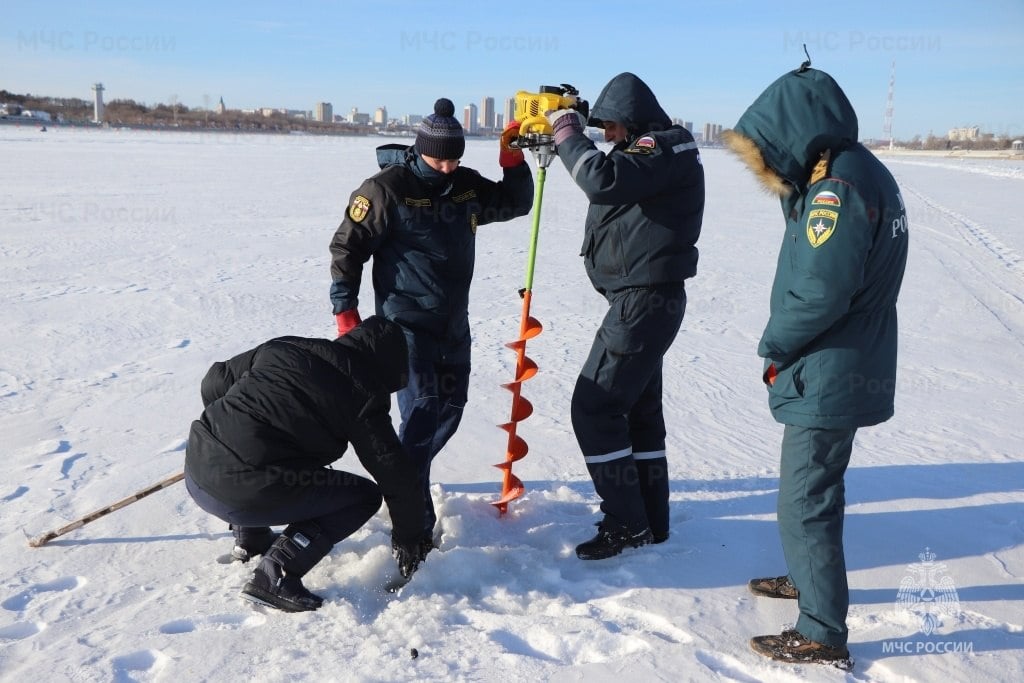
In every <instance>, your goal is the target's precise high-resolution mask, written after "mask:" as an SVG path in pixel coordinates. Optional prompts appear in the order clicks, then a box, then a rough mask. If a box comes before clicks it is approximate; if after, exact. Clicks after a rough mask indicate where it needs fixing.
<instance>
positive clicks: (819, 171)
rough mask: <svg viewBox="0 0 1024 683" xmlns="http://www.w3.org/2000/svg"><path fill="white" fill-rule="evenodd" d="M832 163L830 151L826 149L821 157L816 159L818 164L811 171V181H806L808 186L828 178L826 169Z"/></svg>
mask: <svg viewBox="0 0 1024 683" xmlns="http://www.w3.org/2000/svg"><path fill="white" fill-rule="evenodd" d="M831 161H832V150H830V149H826V150H825V151H824V152H822V153H821V157H820V158H819V159H818V163H816V164H815V165H814V170H813V171H811V179H810V180H809V181H808V183H807V184H808V185H813V184H814V183H816V182H818V181H819V180H823V179H824V178H826V177H828V167H829V165H830V163H831Z"/></svg>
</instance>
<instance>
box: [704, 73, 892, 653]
mask: <svg viewBox="0 0 1024 683" xmlns="http://www.w3.org/2000/svg"><path fill="white" fill-rule="evenodd" d="M723 139H724V140H725V142H726V144H727V145H728V146H729V147H730V148H731V149H732V150H733V151H734V152H736V153H737V154H738V155H739V156H740V157H741V158H742V159H743V160H744V161H745V162H746V164H747V165H748V166H749V167H750V168H751V170H753V172H754V173H755V174H756V175H757V176H758V178H759V179H760V180H761V181H762V182H763V183H764V184H765V186H766V187H767V188H768V189H769V190H770V191H771V192H773V193H776V194H778V195H779V196H780V197H781V201H782V214H783V216H784V217H785V221H786V228H785V232H784V234H783V240H782V248H781V250H780V252H779V259H778V264H777V267H776V272H775V281H774V283H773V286H772V293H771V314H770V316H769V319H768V323H767V325H766V327H765V330H764V333H763V334H762V335H761V341H760V344H759V345H758V355H760V356H761V357H763V358H764V359H765V371H764V382H765V384H766V386H767V389H768V402H769V406H770V408H771V411H772V415H773V417H774V418H775V419H776V421H778V422H780V423H782V424H783V425H785V428H784V431H783V437H782V455H781V472H780V478H779V499H778V522H779V534H780V536H781V539H782V549H783V554H784V556H785V559H786V565H787V568H788V575H787V576H780V577H771V578H765V579H754V580H752V581H751V582H750V589H751V590H752V591H753V592H754V593H755V594H758V595H762V596H768V597H775V598H791V599H796V600H798V604H799V609H800V616H799V618H798V620H797V622H796V628H795V629H789V630H786V631H783V632H782V633H781V634H780V635H769V636H758V637H755V638H753V639H752V640H751V646H752V647H753V649H754V650H755V651H757V652H758V653H760V654H762V655H765V656H768V657H771V658H773V659H777V660H780V661H787V662H791V663H801V662H818V663H827V664H832V665H834V666H838V667H840V668H844V669H848V668H851V667H852V666H853V661H852V660H851V659H850V653H849V650H848V648H847V637H848V632H847V627H846V615H847V610H848V608H849V590H848V587H847V579H846V560H845V556H844V553H843V513H844V507H845V497H844V483H843V477H844V474H845V472H846V468H847V465H848V464H849V462H850V455H851V452H852V448H853V440H854V435H855V434H856V432H857V429H858V428H860V427H867V426H870V425H875V424H879V423H881V422H884V421H885V420H888V419H889V418H890V417H892V415H893V397H894V394H895V385H896V340H897V324H896V299H897V296H898V294H899V291H900V285H901V283H902V281H903V272H904V268H905V267H906V262H907V242H908V239H909V237H908V233H907V215H906V210H905V207H904V204H903V199H902V197H901V196H900V192H899V188H898V187H897V185H896V181H895V180H894V179H893V177H892V175H891V174H890V173H889V171H888V170H887V169H886V168H885V166H884V165H882V163H881V162H880V161H879V160H878V159H877V158H875V156H874V155H873V154H871V152H869V151H868V150H867V149H866V148H865V147H864V146H863V145H861V144H860V143H859V142H857V115H856V113H855V112H854V110H853V107H852V106H851V105H850V102H849V100H848V99H847V98H846V95H845V94H844V93H843V91H842V89H841V88H840V87H839V85H838V84H837V83H836V82H835V80H833V79H832V77H831V76H829V75H828V74H826V73H824V72H822V71H819V70H816V69H812V68H810V62H809V61H808V62H805V63H804V64H803V65H802V66H801V67H800V68H799V69H798V70H796V71H792V72H789V73H786V74H785V75H783V76H782V77H781V78H779V79H778V80H776V81H775V82H774V83H772V84H771V85H770V86H768V88H767V89H766V90H765V91H764V92H763V93H761V95H760V96H759V97H758V98H757V99H756V100H755V101H754V103H753V104H751V105H750V107H749V108H748V109H747V111H746V112H745V113H744V114H743V115H742V116H741V117H740V119H739V122H738V123H737V124H736V126H735V128H734V129H733V130H730V131H725V133H723Z"/></svg>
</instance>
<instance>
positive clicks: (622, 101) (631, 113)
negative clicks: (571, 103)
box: [587, 71, 672, 135]
mask: <svg viewBox="0 0 1024 683" xmlns="http://www.w3.org/2000/svg"><path fill="white" fill-rule="evenodd" d="M605 121H615V122H617V123H621V124H623V125H624V126H626V128H627V129H628V130H629V131H630V133H632V134H633V135H639V134H640V133H645V132H647V131H655V130H665V129H666V128H668V127H670V126H671V125H672V120H671V119H670V118H669V117H668V114H666V113H665V110H664V109H662V108H661V105H660V104H658V98H656V97H655V96H654V93H653V92H652V91H651V89H650V88H649V87H648V86H647V84H646V83H644V82H643V81H642V80H640V78H639V77H638V76H636V75H634V74H631V73H629V72H628V71H627V72H624V73H621V74H619V75H618V76H616V77H615V78H613V79H612V80H610V81H608V85H606V86H604V88H603V89H602V90H601V94H600V95H598V96H597V99H596V100H595V101H594V106H593V107H591V108H590V118H589V119H588V120H587V125H590V126H595V127H597V128H604V122H605Z"/></svg>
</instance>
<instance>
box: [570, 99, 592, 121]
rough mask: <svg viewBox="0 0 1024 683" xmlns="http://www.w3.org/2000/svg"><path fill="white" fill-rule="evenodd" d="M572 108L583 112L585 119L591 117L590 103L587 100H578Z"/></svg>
mask: <svg viewBox="0 0 1024 683" xmlns="http://www.w3.org/2000/svg"><path fill="white" fill-rule="evenodd" d="M572 108H573V109H575V110H576V111H578V112H579V113H580V114H582V115H583V118H584V119H589V118H590V104H589V103H588V102H587V101H586V100H576V104H574V105H572Z"/></svg>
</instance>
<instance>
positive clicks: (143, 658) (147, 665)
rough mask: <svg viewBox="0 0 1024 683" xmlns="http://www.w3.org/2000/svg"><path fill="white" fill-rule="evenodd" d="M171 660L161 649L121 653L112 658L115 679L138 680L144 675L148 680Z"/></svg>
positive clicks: (118, 680) (119, 680)
mask: <svg viewBox="0 0 1024 683" xmlns="http://www.w3.org/2000/svg"><path fill="white" fill-rule="evenodd" d="M169 660H170V657H168V656H167V655H165V654H164V653H163V652H161V651H160V650H139V651H137V652H132V653H130V654H126V655H120V656H118V657H114V658H113V659H111V660H110V663H111V664H112V665H113V667H114V679H113V680H115V681H117V682H118V683H120V682H121V681H125V682H127V681H136V680H139V676H140V675H143V676H145V677H146V679H147V680H149V679H151V678H152V677H153V676H155V675H157V674H158V673H159V672H160V670H161V669H162V668H163V667H164V664H166V663H167V662H168V661H169Z"/></svg>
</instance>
